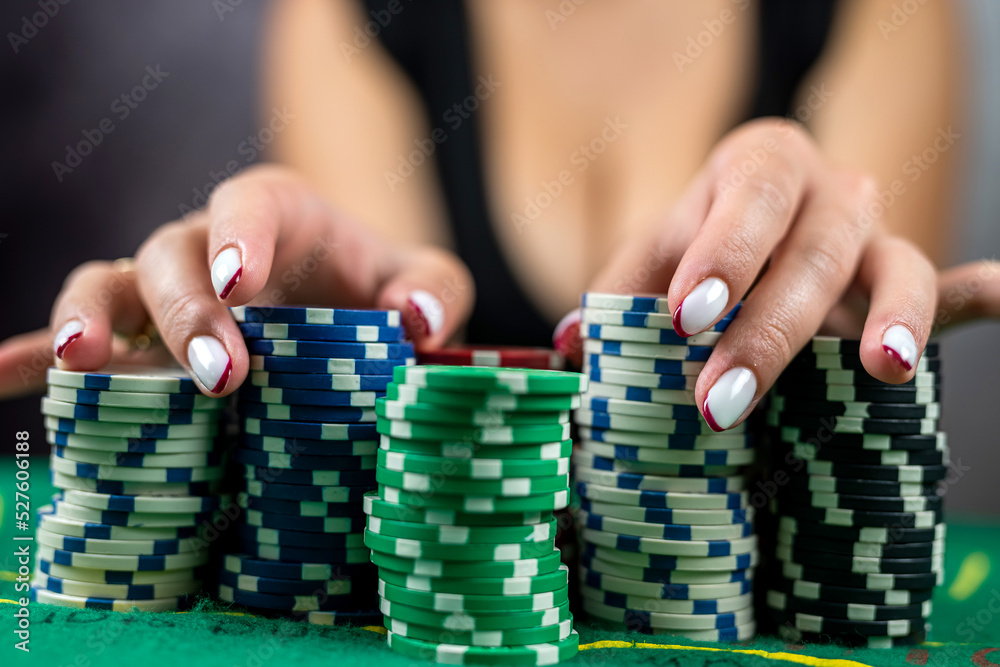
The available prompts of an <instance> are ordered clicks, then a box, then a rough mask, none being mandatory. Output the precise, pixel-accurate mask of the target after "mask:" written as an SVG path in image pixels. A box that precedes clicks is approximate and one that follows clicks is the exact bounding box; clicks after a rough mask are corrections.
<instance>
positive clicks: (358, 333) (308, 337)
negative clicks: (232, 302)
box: [237, 322, 406, 343]
mask: <svg viewBox="0 0 1000 667" xmlns="http://www.w3.org/2000/svg"><path fill="white" fill-rule="evenodd" d="M237 326H239V328H240V331H241V332H242V333H243V335H244V336H245V337H247V338H260V339H267V340H297V341H333V342H344V343H398V342H399V341H401V340H403V338H404V336H405V335H406V332H405V331H404V330H403V327H372V326H354V325H339V324H281V323H277V322H248V323H241V324H239V325H237Z"/></svg>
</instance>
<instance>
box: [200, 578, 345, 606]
mask: <svg viewBox="0 0 1000 667" xmlns="http://www.w3.org/2000/svg"><path fill="white" fill-rule="evenodd" d="M218 595H219V599H221V600H222V601H223V602H231V603H234V604H238V605H242V606H244V607H250V608H253V609H272V610H276V611H284V612H289V613H290V612H305V611H328V610H338V609H352V608H354V607H356V606H357V605H358V604H359V603H362V600H363V597H364V596H363V595H360V594H354V593H348V594H344V595H333V594H330V593H326V592H320V593H318V594H316V595H277V594H271V593H256V592H253V591H244V590H241V589H238V588H233V587H231V586H227V585H225V584H219V591H218Z"/></svg>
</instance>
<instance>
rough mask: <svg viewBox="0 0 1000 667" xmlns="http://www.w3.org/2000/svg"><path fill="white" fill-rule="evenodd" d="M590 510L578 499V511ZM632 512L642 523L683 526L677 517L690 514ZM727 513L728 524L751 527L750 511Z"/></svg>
mask: <svg viewBox="0 0 1000 667" xmlns="http://www.w3.org/2000/svg"><path fill="white" fill-rule="evenodd" d="M591 508H592V503H591V501H590V500H588V499H587V498H581V499H580V509H582V510H583V511H585V512H588V513H589V512H590V511H591ZM633 512H635V513H636V514H637V515H638V514H641V515H642V516H641V520H642V521H643V522H644V523H657V524H669V525H678V526H685V525H688V524H687V523H682V521H683V518H679V517H683V516H684V514H685V513H687V514H690V512H691V510H671V509H663V508H660V507H639V508H638V509H634V510H633ZM728 512H729V518H730V519H731V520H730V523H743V524H746V525H747V526H751V527H752V526H753V524H752V523H751V521H752V520H753V510H752V509H750V510H749V511H748V510H746V509H734V510H729V511H728ZM752 533H753V531H752V530H751V531H750V533H749V534H752ZM635 539H638V538H635ZM623 550H625V549H623ZM713 555H719V554H713ZM651 567H652V566H651ZM666 569H671V570H672V569H676V568H666Z"/></svg>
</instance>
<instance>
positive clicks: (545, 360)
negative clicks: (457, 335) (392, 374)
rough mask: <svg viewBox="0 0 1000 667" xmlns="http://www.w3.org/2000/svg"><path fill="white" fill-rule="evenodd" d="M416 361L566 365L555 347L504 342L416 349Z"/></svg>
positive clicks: (555, 368) (548, 367) (552, 368)
mask: <svg viewBox="0 0 1000 667" xmlns="http://www.w3.org/2000/svg"><path fill="white" fill-rule="evenodd" d="M417 362H418V363H420V364H421V365H428V364H435V365H439V366H494V367H497V368H500V367H506V368H538V369H541V370H546V371H561V370H563V368H565V367H566V359H565V358H564V357H563V356H562V355H561V354H559V353H558V352H557V351H555V350H552V349H549V348H544V347H514V346H503V345H500V346H497V345H461V346H458V347H446V348H442V349H440V350H429V351H427V352H418V353H417Z"/></svg>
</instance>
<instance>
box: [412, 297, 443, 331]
mask: <svg viewBox="0 0 1000 667" xmlns="http://www.w3.org/2000/svg"><path fill="white" fill-rule="evenodd" d="M408 303H409V305H410V309H411V310H413V314H414V316H415V319H416V322H414V323H413V328H415V329H419V331H411V332H410V334H411V335H412V334H415V333H420V334H422V335H425V336H433V335H434V334H436V333H437V332H438V331H441V327H443V326H444V306H442V305H441V302H440V301H438V299H437V297H435V296H434V295H433V294H431V293H430V292H426V291H424V290H422V289H418V290H413V291H412V292H410V298H409V300H408Z"/></svg>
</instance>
